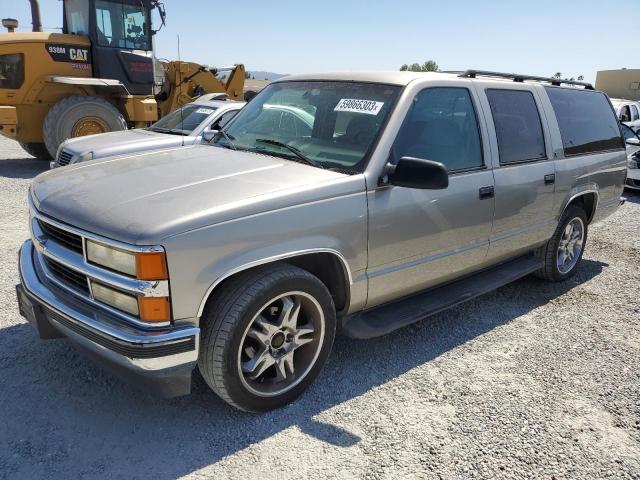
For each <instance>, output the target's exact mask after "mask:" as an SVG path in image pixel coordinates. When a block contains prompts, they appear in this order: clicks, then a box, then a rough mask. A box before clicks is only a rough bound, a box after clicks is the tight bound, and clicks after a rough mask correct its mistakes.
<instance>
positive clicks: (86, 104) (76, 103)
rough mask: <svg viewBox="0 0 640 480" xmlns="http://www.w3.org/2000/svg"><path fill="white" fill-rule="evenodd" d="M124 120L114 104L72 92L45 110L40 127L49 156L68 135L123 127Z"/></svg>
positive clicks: (80, 134)
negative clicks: (45, 113)
mask: <svg viewBox="0 0 640 480" xmlns="http://www.w3.org/2000/svg"><path fill="white" fill-rule="evenodd" d="M126 129H127V121H126V120H125V118H124V117H123V116H122V114H121V113H120V112H119V111H118V109H117V108H116V107H114V106H113V105H111V104H110V103H109V102H107V101H106V100H104V99H102V98H99V97H91V96H85V95H74V96H72V97H67V98H63V99H62V100H60V101H59V102H58V103H56V104H55V105H54V106H53V107H52V108H51V110H49V112H48V113H47V115H46V117H45V119H44V126H43V127H42V134H43V137H44V143H45V145H46V146H47V150H48V151H49V154H50V155H51V157H55V155H56V152H57V151H58V147H59V146H60V144H61V143H62V142H64V141H65V140H66V139H67V138H73V137H82V136H84V135H92V134H96V133H104V132H113V131H118V130H126Z"/></svg>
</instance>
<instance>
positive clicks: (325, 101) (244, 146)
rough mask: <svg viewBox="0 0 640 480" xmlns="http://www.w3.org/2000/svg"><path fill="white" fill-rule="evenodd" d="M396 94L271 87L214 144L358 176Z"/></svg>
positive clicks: (374, 87)
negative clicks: (355, 173) (356, 173)
mask: <svg viewBox="0 0 640 480" xmlns="http://www.w3.org/2000/svg"><path fill="white" fill-rule="evenodd" d="M399 91H400V88H399V87H396V86H389V85H379V84H369V83H353V82H282V83H275V84H272V85H269V86H268V87H266V88H265V89H264V90H263V91H262V92H260V93H259V94H258V95H257V96H256V97H255V98H254V99H253V100H251V102H249V103H248V104H247V106H246V107H245V108H243V109H242V110H241V111H240V112H239V113H238V115H237V116H236V117H235V118H234V119H233V121H232V122H230V123H229V125H228V126H227V127H226V128H225V133H226V135H219V136H218V137H217V138H216V139H215V140H214V141H215V143H216V144H217V145H220V146H224V147H228V148H235V149H239V150H250V151H255V152H261V153H265V154H268V155H275V156H280V157H285V158H289V159H291V160H294V161H299V162H304V163H307V164H310V165H315V166H318V167H321V168H336V169H340V170H347V171H350V172H361V171H363V170H364V167H365V163H366V160H367V158H366V157H367V153H368V152H369V149H370V148H371V146H372V145H373V142H374V141H375V139H376V138H377V136H378V132H379V131H380V130H381V128H382V125H383V124H384V122H385V120H386V119H387V117H388V116H389V112H390V110H391V108H392V107H393V105H394V104H395V100H396V98H397V96H398V92H399Z"/></svg>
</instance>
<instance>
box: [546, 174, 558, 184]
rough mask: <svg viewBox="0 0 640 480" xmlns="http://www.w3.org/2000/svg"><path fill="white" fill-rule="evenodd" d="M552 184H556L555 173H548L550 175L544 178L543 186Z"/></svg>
mask: <svg viewBox="0 0 640 480" xmlns="http://www.w3.org/2000/svg"><path fill="white" fill-rule="evenodd" d="M554 183H556V174H555V173H550V174H548V175H545V176H544V184H545V185H553V184H554Z"/></svg>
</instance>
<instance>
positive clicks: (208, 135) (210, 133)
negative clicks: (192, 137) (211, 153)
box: [202, 130, 218, 143]
mask: <svg viewBox="0 0 640 480" xmlns="http://www.w3.org/2000/svg"><path fill="white" fill-rule="evenodd" d="M217 134H218V130H205V131H204V133H203V134H202V139H203V140H204V141H205V142H207V143H210V142H211V140H213V139H214V138H215V136H216V135H217Z"/></svg>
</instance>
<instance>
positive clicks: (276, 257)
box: [197, 248, 353, 319]
mask: <svg viewBox="0 0 640 480" xmlns="http://www.w3.org/2000/svg"><path fill="white" fill-rule="evenodd" d="M310 253H330V254H332V255H335V256H336V257H338V259H339V260H340V262H341V263H342V268H343V270H344V273H345V275H346V276H347V279H348V282H349V286H351V285H353V277H352V275H351V270H350V269H349V264H348V263H347V259H346V258H344V256H343V255H342V254H341V253H340V252H338V251H337V250H334V249H332V248H310V249H308V250H297V251H294V252H287V253H282V254H280V255H274V256H273V257H267V258H263V259H260V260H254V261H253V262H249V263H245V264H244V265H240V266H238V267H235V268H232V269H231V270H229V271H228V272H226V273H225V274H224V275H222V276H220V277H218V278H217V279H216V280H215V281H214V282H213V283H212V284H211V286H210V287H209V288H208V289H207V291H206V293H205V294H204V298H203V299H202V301H201V302H200V307H199V308H198V314H197V318H198V319H200V317H202V312H203V311H204V307H205V305H206V304H207V300H209V297H210V295H211V292H213V290H214V289H215V288H216V287H217V286H218V285H220V283H222V282H223V281H224V280H226V279H227V278H229V277H231V276H232V275H235V274H236V273H240V272H242V271H244V270H248V269H250V268H253V267H258V266H260V265H265V264H267V263H273V262H277V261H280V260H285V259H287V258H293V257H299V256H300V255H307V254H310ZM347 293H348V292H347Z"/></svg>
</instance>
